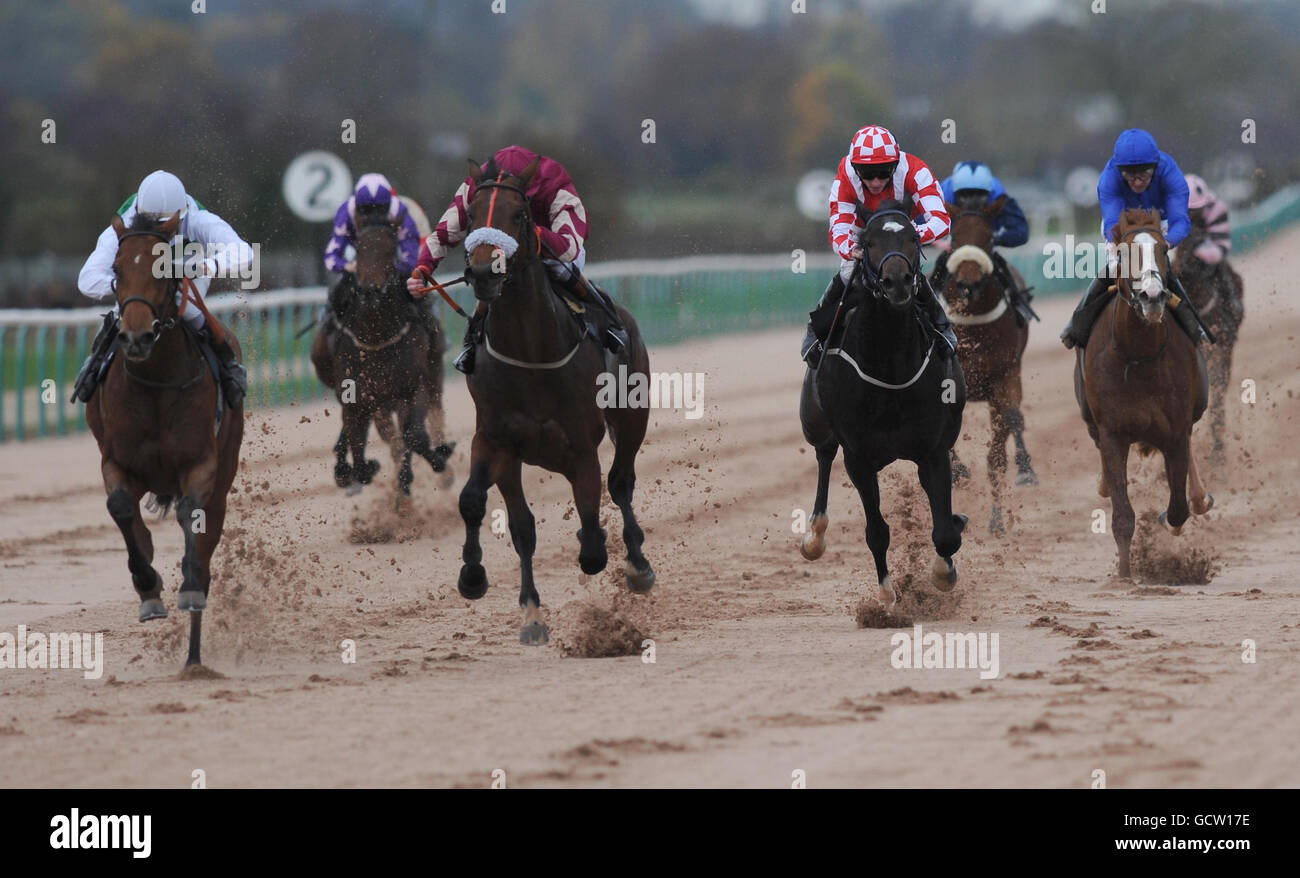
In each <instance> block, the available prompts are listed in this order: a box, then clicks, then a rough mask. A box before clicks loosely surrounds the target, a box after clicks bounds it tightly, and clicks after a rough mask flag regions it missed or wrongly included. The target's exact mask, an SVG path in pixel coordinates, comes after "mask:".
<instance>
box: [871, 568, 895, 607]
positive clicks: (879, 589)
mask: <svg viewBox="0 0 1300 878" xmlns="http://www.w3.org/2000/svg"><path fill="white" fill-rule="evenodd" d="M876 600H878V601H880V603H881V604H883V605H884V607H885V609H886V610H892V609H893V608H894V605H895V604H897V603H898V592H897V591H895V590H894V584H893V583H892V582H890V581H889V574H888V573H886V574H885V578H884V579H882V580H880V585H878V586H876Z"/></svg>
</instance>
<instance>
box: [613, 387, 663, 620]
mask: <svg viewBox="0 0 1300 878" xmlns="http://www.w3.org/2000/svg"><path fill="white" fill-rule="evenodd" d="M621 414H624V417H622V418H621V419H620V420H619V423H618V425H617V427H616V428H615V429H614V430H613V431H611V433H612V438H613V440H614V462H613V463H612V464H610V467H609V496H610V498H611V499H612V500H613V501H614V502H615V503H616V504H618V509H619V512H621V513H622V515H623V546H624V547H625V548H626V549H627V564H626V565H625V566H624V568H623V574H624V576H625V577H626V580H627V587H628V588H629V589H631V590H632V591H634V592H636V593H637V594H645V593H646V592H648V591H649V590H650V589H651V588H653V587H654V584H655V571H654V568H653V567H651V566H650V562H649V561H648V560H646V557H645V555H643V554H641V545H642V544H643V543H644V542H645V534H644V533H643V532H642V530H641V525H639V524H637V520H636V512H635V511H634V510H633V508H632V495H633V493H634V492H635V490H636V455H637V452H638V451H639V450H640V448H641V441H642V440H643V439H644V438H645V427H646V423H647V422H648V421H649V410H648V409H627V410H623V412H621ZM614 415H615V413H614V412H613V411H612V410H611V411H610V412H609V413H607V417H611V416H614Z"/></svg>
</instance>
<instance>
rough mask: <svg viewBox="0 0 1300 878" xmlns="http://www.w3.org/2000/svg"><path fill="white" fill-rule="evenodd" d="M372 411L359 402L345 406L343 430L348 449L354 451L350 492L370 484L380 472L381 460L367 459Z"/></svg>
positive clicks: (355, 491) (353, 492)
mask: <svg viewBox="0 0 1300 878" xmlns="http://www.w3.org/2000/svg"><path fill="white" fill-rule="evenodd" d="M370 416H371V412H370V411H368V410H366V409H363V408H362V406H361V405H360V404H358V403H350V404H347V405H344V406H343V432H344V434H345V436H346V439H347V445H348V450H349V451H351V452H352V483H351V487H350V488H349V491H348V493H349V494H355V493H357V492H358V491H360V490H361V486H362V485H368V484H370V483H371V481H373V480H374V478H375V473H377V472H379V461H377V460H367V459H366V433H367V432H369V430H370Z"/></svg>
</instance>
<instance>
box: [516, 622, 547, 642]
mask: <svg viewBox="0 0 1300 878" xmlns="http://www.w3.org/2000/svg"><path fill="white" fill-rule="evenodd" d="M519 642H520V643H522V644H523V645H524V646H542V645H544V644H547V643H550V642H551V632H550V631H548V630H547V629H546V625H545V624H543V623H541V622H529V623H528V624H527V625H524V626H523V627H522V628H520V629H519Z"/></svg>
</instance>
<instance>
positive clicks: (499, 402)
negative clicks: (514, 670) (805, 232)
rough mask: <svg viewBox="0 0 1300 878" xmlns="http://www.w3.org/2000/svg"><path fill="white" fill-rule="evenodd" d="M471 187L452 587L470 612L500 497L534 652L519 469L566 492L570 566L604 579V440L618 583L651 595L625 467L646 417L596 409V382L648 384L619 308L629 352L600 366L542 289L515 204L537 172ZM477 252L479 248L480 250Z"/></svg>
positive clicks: (540, 638)
mask: <svg viewBox="0 0 1300 878" xmlns="http://www.w3.org/2000/svg"><path fill="white" fill-rule="evenodd" d="M470 164H471V165H472V166H473V169H474V170H473V174H474V176H475V178H476V179H477V188H476V190H475V193H474V197H473V198H472V199H471V200H470V203H469V205H468V213H469V221H470V226H469V228H470V232H469V237H467V238H466V240H465V243H466V253H465V257H466V261H467V267H466V276H467V277H468V278H469V280H470V282H471V283H472V285H473V287H474V295H475V297H476V298H477V299H478V300H479V301H481V302H487V303H489V310H488V314H487V320H486V323H485V324H484V333H483V340H482V342H481V346H482V347H483V348H484V350H483V351H480V352H478V355H477V365H476V366H475V368H474V371H473V373H472V374H471V375H469V376H468V377H467V379H466V383H467V384H468V386H469V392H470V395H471V396H472V397H473V398H474V410H475V428H474V441H473V445H472V447H471V451H470V473H469V479H468V481H466V483H465V487H464V489H463V490H462V491H461V494H460V514H461V517H462V518H463V519H464V520H465V546H464V549H463V551H462V555H461V557H462V560H463V561H464V566H462V567H461V570H460V576H459V578H458V580H457V583H456V586H457V588H458V590H459V591H460V593H461V595H462V596H464V597H466V598H469V599H471V600H476V599H478V598H481V597H482V596H483V595H484V594H485V593H486V592H487V589H488V578H487V572H486V571H485V570H484V569H483V564H482V561H483V549H482V546H480V545H479V528H480V526H481V525H482V523H483V516H484V515H485V514H486V512H487V495H488V489H490V488H491V487H492V486H493V485H496V486H497V488H498V489H499V490H500V491H501V496H502V498H503V499H504V500H505V503H506V510H507V513H508V515H509V523H510V539H511V541H512V542H513V543H514V547H515V552H517V553H518V555H519V568H520V589H519V606H520V608H521V609H522V610H523V625H522V627H521V629H520V632H519V640H520V642H522V643H525V644H531V645H538V644H542V643H546V642H547V640H548V639H549V633H548V631H547V628H546V625H545V623H544V622H543V621H542V616H541V610H540V606H541V598H540V596H539V595H538V593H537V588H536V586H535V585H534V583H533V553H534V552H535V551H536V547H537V531H536V527H535V525H534V519H533V514H532V511H531V510H530V509H529V508H528V501H527V500H526V499H525V498H524V489H523V482H522V480H521V475H522V468H523V464H525V463H526V464H529V465H531V466H540V467H542V468H544V469H547V470H550V471H551V472H555V473H559V474H560V475H562V476H564V478H565V479H567V480H568V481H569V484H570V485H572V487H573V501H574V505H575V506H576V507H577V511H578V518H579V521H580V522H581V529H580V530H579V531H578V541H579V544H580V549H579V551H578V563H579V566H580V567H581V568H582V571H583V572H584V573H586V574H589V575H591V574H596V573H599V572H600V571H602V570H604V569H605V565H606V563H607V560H608V557H607V554H606V550H605V531H604V529H603V528H601V526H600V497H601V484H600V482H601V478H600V458H599V457H598V455H597V447H598V446H599V445H600V442H601V440H602V439H603V438H604V436H605V431H606V429H608V430H609V434H610V438H611V439H613V441H614V462H613V464H612V465H611V466H610V470H609V495H610V497H611V498H612V499H613V501H614V502H615V503H616V504H618V507H619V510H620V511H621V512H622V515H623V543H624V545H625V546H626V548H627V566H626V568H625V571H624V573H625V576H626V581H627V584H628V587H629V588H630V589H631V590H632V591H634V592H638V593H643V592H646V591H649V590H650V588H651V586H653V585H654V581H655V572H654V569H653V568H652V567H651V566H650V562H649V561H647V560H646V559H645V556H644V555H642V553H641V544H642V542H643V541H644V539H645V536H644V534H643V533H642V531H641V528H640V526H639V525H638V524H637V521H636V516H635V514H634V513H633V510H632V493H633V489H634V487H635V485H636V469H635V463H636V455H637V451H638V450H639V449H640V447H641V442H642V440H643V439H644V438H645V433H646V425H647V423H648V422H649V417H650V412H649V409H648V408H645V407H635V408H633V407H626V408H602V407H600V406H598V405H597V401H596V394H597V377H598V376H599V375H600V374H601V373H602V372H603V371H605V370H607V369H609V370H610V371H612V372H614V373H617V372H618V371H619V367H620V365H622V366H625V367H626V370H627V373H628V375H629V377H630V376H632V375H634V374H640V375H641V376H642V378H643V379H646V380H648V378H649V371H650V357H649V355H648V354H647V352H646V347H645V343H644V342H643V341H642V339H641V331H640V329H639V328H638V327H637V324H636V321H635V320H633V319H632V315H630V314H629V313H627V311H626V310H625V309H623V308H622V307H619V309H618V310H619V316H620V317H621V318H622V321H623V325H624V326H625V327H626V328H627V332H628V338H629V343H628V345H627V346H625V347H624V348H623V350H622V351H621V352H620V353H619V354H618V356H617V358H615V359H614V362H613V363H612V364H611V363H610V362H608V361H607V360H606V358H605V353H604V351H603V349H602V348H601V346H600V345H599V344H597V343H595V342H594V341H592V340H590V339H589V338H586V337H584V333H583V330H582V328H581V326H580V325H579V324H578V322H577V321H576V320H575V319H574V318H573V316H572V314H570V313H569V306H567V305H566V304H565V303H564V302H563V301H562V300H561V299H560V298H559V296H557V295H555V294H554V293H553V292H551V290H550V289H549V279H548V277H547V272H546V267H545V265H544V264H543V263H542V259H541V255H540V240H539V236H538V233H537V229H536V227H535V226H534V225H533V222H534V220H533V217H532V214H531V212H530V209H529V201H528V197H527V195H526V194H525V193H526V191H527V189H528V183H529V181H530V180H531V179H532V177H533V175H534V174H535V173H536V172H537V162H536V161H534V162H533V163H532V164H531V165H529V166H528V167H527V168H525V169H524V170H523V171H522V172H521V173H520V174H518V175H511V174H509V173H506V172H504V171H501V170H499V169H498V168H497V167H496V165H495V163H494V162H489V163H488V167H487V169H486V171H484V170H482V169H480V168H479V166H478V165H477V164H475V163H473V162H471V163H470ZM480 241H482V242H483V243H479V242H480Z"/></svg>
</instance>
